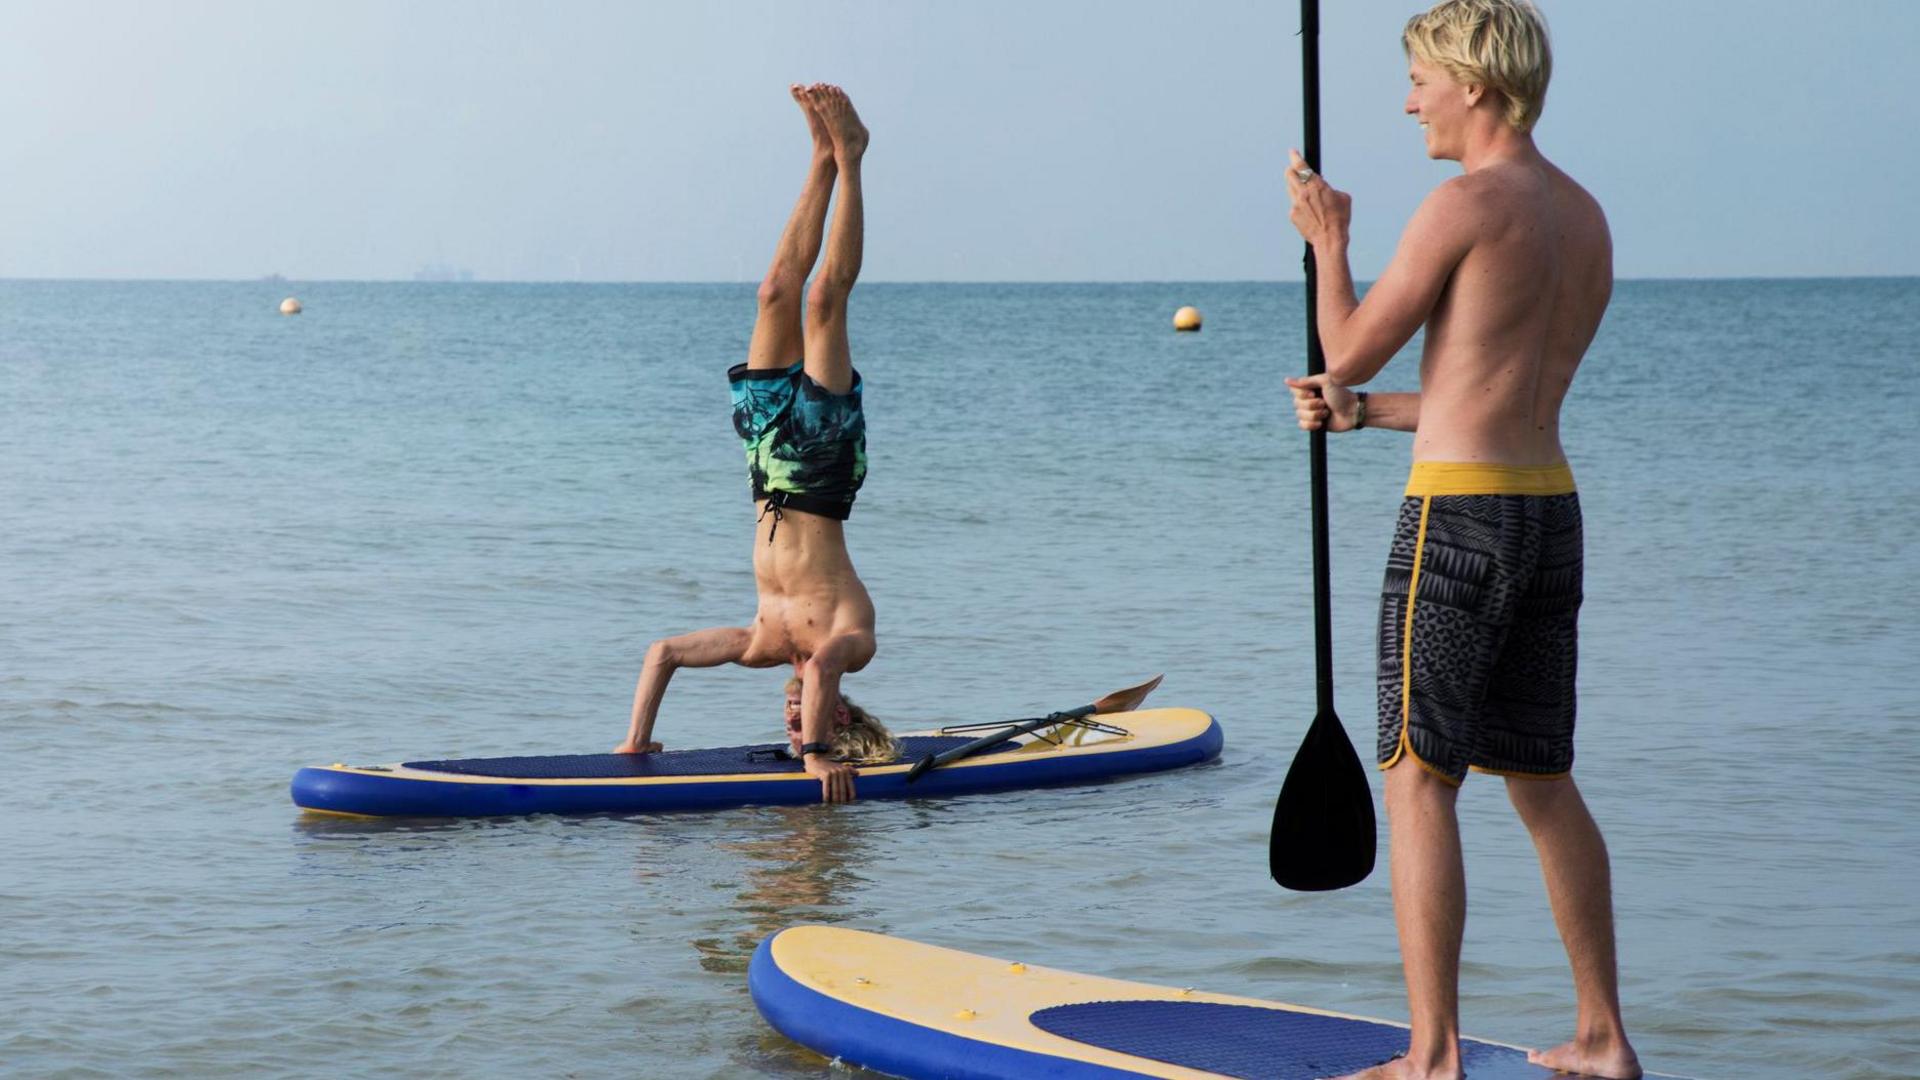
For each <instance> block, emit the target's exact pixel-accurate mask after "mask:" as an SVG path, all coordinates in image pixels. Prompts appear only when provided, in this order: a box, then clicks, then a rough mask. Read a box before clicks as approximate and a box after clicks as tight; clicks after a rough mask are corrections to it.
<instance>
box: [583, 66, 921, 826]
mask: <svg viewBox="0 0 1920 1080" xmlns="http://www.w3.org/2000/svg"><path fill="white" fill-rule="evenodd" d="M789 92H790V93H791V94H792V95H793V100H794V102H795V103H796V104H797V105H798V106H799V107H800V113H801V115H802V116H803V117H805V119H806V123H807V130H808V131H809V132H810V133H811V135H812V136H813V157H812V159H811V161H810V163H809V165H808V167H807V178H806V181H805V182H804V183H803V184H802V185H801V188H800V198H799V200H798V201H797V202H796V203H795V204H794V208H793V213H792V214H791V215H790V216H789V217H788V219H787V224H786V227H785V229H784V230H782V232H781V234H780V240H779V243H778V244H777V245H776V246H775V248H774V253H773V264H772V266H771V267H769V268H768V270H767V276H766V279H765V280H764V281H762V282H761V284H760V295H759V308H758V313H757V315H756V316H755V319H754V324H753V337H752V339H751V340H750V341H749V342H748V344H747V360H746V363H744V364H736V365H734V367H733V369H732V370H731V371H729V372H728V373H727V378H728V380H729V382H730V383H731V384H732V387H733V429H734V432H735V434H737V435H739V436H740V440H741V443H742V444H743V446H744V447H745V449H746V455H747V476H748V480H749V482H750V484H751V489H752V494H753V500H754V503H755V511H756V514H757V524H756V525H755V527H754V542H753V580H754V585H755V586H756V588H757V589H758V591H759V597H760V602H759V609H758V610H757V611H756V612H755V613H754V617H753V625H751V626H718V627H713V628H711V629H707V630H696V631H694V632H692V633H690V634H681V635H679V636H677V637H669V638H662V639H661V640H659V641H656V642H654V643H653V644H652V645H651V646H649V647H648V649H647V658H646V662H645V664H644V665H643V666H642V668H641V671H640V681H639V683H638V685H637V686H635V688H634V694H633V711H632V713H631V715H630V716H629V718H628V724H627V737H626V739H625V741H623V742H622V743H621V744H620V745H619V747H618V748H616V749H615V751H614V752H615V753H622V754H644V753H652V752H655V751H658V750H659V749H660V744H659V743H658V742H655V741H654V738H653V725H654V721H655V720H656V719H657V718H658V716H659V713H660V702H661V699H662V698H663V697H664V696H665V695H666V692H667V682H668V680H670V679H672V678H673V673H674V672H675V671H677V670H679V669H680V668H684V667H717V666H719V665H721V664H740V665H742V666H744V667H759V668H765V667H778V666H780V665H782V664H791V665H793V673H794V681H795V682H796V683H797V685H795V686H794V687H793V688H792V692H791V693H790V694H789V696H788V699H787V721H788V727H789V730H790V731H791V732H792V734H793V736H794V738H793V740H792V741H793V742H794V743H795V746H794V749H795V751H796V752H797V753H798V754H799V755H800V757H801V759H802V761H804V763H805V767H806V770H807V773H808V774H809V775H811V776H813V777H815V778H816V779H818V780H819V781H820V796H821V798H822V800H824V801H826V802H849V801H851V800H852V799H853V797H854V776H855V770H854V768H853V766H852V765H849V764H847V763H846V760H845V759H846V758H847V757H849V756H858V753H859V748H862V747H868V746H870V745H873V744H874V743H875V740H876V739H878V740H879V741H883V742H884V741H885V739H884V736H885V733H884V732H880V733H879V735H878V736H872V735H871V732H868V731H867V730H866V728H867V727H870V726H872V725H871V724H863V723H857V722H856V721H857V720H858V719H859V718H864V717H865V716H866V714H865V712H864V711H860V712H859V714H858V717H856V716H855V715H854V714H855V711H856V710H854V709H852V708H851V707H850V706H849V704H848V703H847V701H846V700H845V699H844V698H843V697H841V695H840V677H841V676H842V675H845V674H847V673H849V672H854V671H859V670H860V669H861V668H864V667H866V666H867V662H868V661H870V660H872V659H873V653H874V649H875V647H876V645H875V641H874V614H873V600H872V599H871V598H870V597H869V596H868V595H867V587H866V586H865V585H864V584H862V583H861V581H860V575H859V574H857V573H855V572H854V569H853V559H852V557H851V556H850V555H849V554H848V552H847V535H846V521H847V518H848V516H849V515H851V514H852V512H853V500H854V496H855V494H856V493H858V492H859V490H860V485H861V483H862V481H864V480H865V479H866V475H867V426H866V418H865V414H864V412H863V411H862V409H861V397H860V374H859V372H857V371H855V370H854V369H853V357H852V353H851V351H850V349H849V346H848V343H847V296H848V294H849V293H851V292H852V291H853V284H854V281H855V280H856V279H858V278H859V276H860V261H861V255H862V251H863V245H864V242H865V236H866V226H865V216H864V210H865V204H864V202H863V201H862V191H861V185H860V163H861V160H862V158H863V157H864V156H865V154H866V151H867V142H868V134H867V128H866V125H865V124H862V123H861V122H860V115H859V113H857V112H856V111H854V107H853V102H852V101H851V100H849V99H848V97H847V95H846V92H845V91H843V90H841V89H840V88H839V87H837V86H830V85H827V84H824V83H816V84H815V85H813V86H809V87H801V86H798V85H795V86H793V87H790V88H789ZM836 184H837V185H838V187H839V198H838V200H837V201H835V200H834V198H833V196H834V188H835V186H836ZM830 202H832V203H834V207H835V208H834V214H833V225H832V227H831V228H828V227H827V207H828V204H829V203H830ZM823 233H824V239H825V243H826V254H825V256H824V258H823V257H822V256H821V250H820V249H821V242H822V237H823ZM815 259H819V260H820V266H819V269H818V271H817V272H815V273H814V276H813V282H812V284H810V285H809V284H808V282H807V274H808V272H809V271H813V270H814V260H815ZM803 293H804V294H805V296H806V306H805V316H804V319H803V317H802V308H801V296H802V294H803ZM769 711H771V710H769ZM856 728H858V729H860V730H856ZM870 736H871V737H870Z"/></svg>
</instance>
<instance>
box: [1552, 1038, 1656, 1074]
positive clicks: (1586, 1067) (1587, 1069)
mask: <svg viewBox="0 0 1920 1080" xmlns="http://www.w3.org/2000/svg"><path fill="white" fill-rule="evenodd" d="M1527 1060H1528V1061H1531V1062H1533V1063H1534V1064H1535V1065H1545V1066H1546V1067H1547V1068H1549V1069H1556V1070H1558V1071H1560V1072H1564V1073H1573V1074H1575V1075H1576V1076H1594V1077H1602V1078H1604V1080H1640V1059H1639V1058H1638V1057H1636V1056H1634V1053H1633V1047H1631V1046H1628V1045H1627V1044H1626V1043H1625V1042H1624V1041H1623V1042H1611V1041H1609V1042H1607V1043H1605V1044H1604V1045H1600V1044H1596V1045H1590V1046H1589V1045H1582V1044H1581V1042H1580V1040H1578V1039H1575V1040H1574V1041H1573V1042H1570V1043H1564V1044H1562V1045H1560V1046H1556V1047H1554V1048H1553V1049H1551V1050H1529V1051H1527Z"/></svg>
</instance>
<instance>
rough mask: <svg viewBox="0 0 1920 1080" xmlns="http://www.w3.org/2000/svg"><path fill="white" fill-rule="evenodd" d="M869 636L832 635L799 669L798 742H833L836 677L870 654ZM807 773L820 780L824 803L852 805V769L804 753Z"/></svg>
mask: <svg viewBox="0 0 1920 1080" xmlns="http://www.w3.org/2000/svg"><path fill="white" fill-rule="evenodd" d="M873 644H874V643H873V635H872V634H869V633H865V632H855V633H850V634H836V635H834V636H833V637H831V638H828V639H827V643H826V644H825V645H823V646H821V647H820V651H818V652H816V653H814V654H813V656H812V657H810V658H809V659H808V660H807V662H806V664H805V665H804V666H803V667H802V669H801V680H800V742H801V743H802V745H804V744H806V743H816V742H819V743H831V742H832V741H833V719H834V711H835V709H834V707H835V706H836V705H838V704H839V703H840V676H841V675H843V674H845V673H846V671H847V669H848V668H849V667H851V666H853V664H854V662H855V660H856V659H858V658H862V657H870V656H872V655H873ZM802 760H803V761H804V763H805V765H806V769H807V772H808V773H809V774H810V775H812V776H815V777H818V778H819V780H820V798H821V799H822V801H825V802H852V801H853V777H854V769H853V768H852V767H851V766H848V765H845V764H842V763H840V762H837V761H834V760H833V758H832V757H831V756H830V755H827V754H808V755H806V756H805V757H804V758H803V759H802Z"/></svg>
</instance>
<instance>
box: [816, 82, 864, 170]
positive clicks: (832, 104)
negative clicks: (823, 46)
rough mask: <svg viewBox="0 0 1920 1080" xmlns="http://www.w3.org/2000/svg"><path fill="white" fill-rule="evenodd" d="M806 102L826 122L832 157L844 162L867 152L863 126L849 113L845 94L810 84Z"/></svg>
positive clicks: (837, 90)
mask: <svg viewBox="0 0 1920 1080" xmlns="http://www.w3.org/2000/svg"><path fill="white" fill-rule="evenodd" d="M807 99H808V100H810V101H812V102H813V111H814V112H816V113H818V114H819V115H820V119H822V120H824V121H826V124H827V131H828V132H829V133H830V134H831V135H832V136H833V154H834V156H835V157H837V158H839V159H840V160H841V161H844V162H857V161H859V160H860V157H861V155H863V154H865V153H866V152H867V127H866V125H865V124H862V123H861V122H860V114H859V113H857V112H854V111H853V101H852V100H851V99H850V98H848V97H847V92H846V91H845V90H842V89H840V88H839V87H837V86H830V85H828V84H826V83H814V84H813V85H812V86H810V87H808V88H807Z"/></svg>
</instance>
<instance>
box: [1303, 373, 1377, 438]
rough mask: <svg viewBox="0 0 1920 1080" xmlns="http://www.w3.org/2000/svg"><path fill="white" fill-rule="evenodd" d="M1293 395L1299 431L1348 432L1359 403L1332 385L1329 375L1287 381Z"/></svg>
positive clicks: (1335, 384)
mask: <svg viewBox="0 0 1920 1080" xmlns="http://www.w3.org/2000/svg"><path fill="white" fill-rule="evenodd" d="M1287 388H1288V389H1290V390H1292V391H1293V411H1294V414H1295V415H1297V416H1298V417H1299V418H1300V426H1301V428H1303V429H1305V430H1307V431H1319V430H1320V429H1321V427H1323V426H1324V427H1325V428H1326V429H1327V430H1328V431H1352V430H1353V422H1354V420H1355V419H1356V418H1357V416H1358V410H1359V407H1360V399H1359V398H1357V397H1355V396H1354V394H1353V391H1351V390H1349V389H1347V388H1346V387H1344V386H1341V385H1340V384H1339V383H1337V382H1334V381H1333V377H1332V376H1330V375H1324V374H1322V375H1306V376H1302V377H1300V378H1294V379H1288V380H1287Z"/></svg>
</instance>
